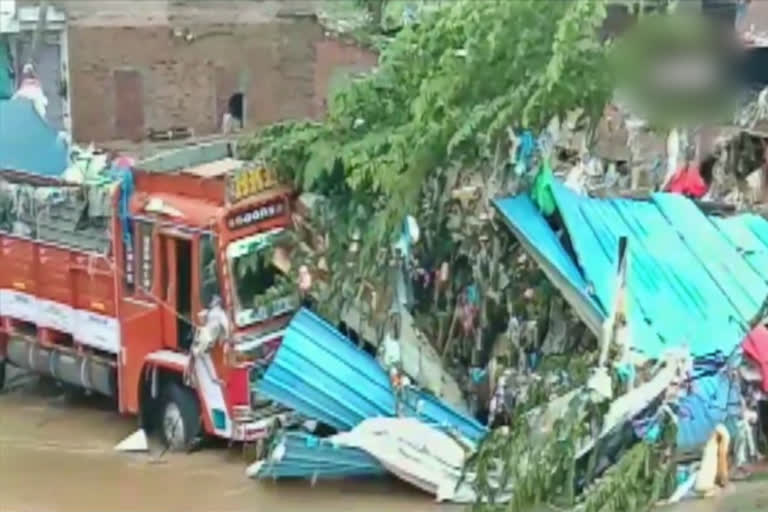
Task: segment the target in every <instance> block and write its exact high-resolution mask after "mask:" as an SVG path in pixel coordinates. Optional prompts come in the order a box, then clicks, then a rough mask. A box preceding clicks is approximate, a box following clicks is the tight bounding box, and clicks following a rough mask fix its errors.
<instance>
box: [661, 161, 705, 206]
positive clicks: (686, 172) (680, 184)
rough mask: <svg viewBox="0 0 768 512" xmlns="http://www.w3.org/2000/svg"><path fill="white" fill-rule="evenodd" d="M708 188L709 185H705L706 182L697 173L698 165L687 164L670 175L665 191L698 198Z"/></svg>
mask: <svg viewBox="0 0 768 512" xmlns="http://www.w3.org/2000/svg"><path fill="white" fill-rule="evenodd" d="M708 189H709V187H707V184H706V183H704V180H703V179H702V178H701V174H699V167H698V166H697V165H689V166H687V167H682V168H681V169H680V170H679V171H677V172H676V173H675V174H674V176H672V179H670V180H669V183H668V184H667V188H666V191H667V192H674V193H675V194H682V195H684V196H688V197H695V198H697V199H698V198H700V197H703V196H704V194H706V193H707V190H708Z"/></svg>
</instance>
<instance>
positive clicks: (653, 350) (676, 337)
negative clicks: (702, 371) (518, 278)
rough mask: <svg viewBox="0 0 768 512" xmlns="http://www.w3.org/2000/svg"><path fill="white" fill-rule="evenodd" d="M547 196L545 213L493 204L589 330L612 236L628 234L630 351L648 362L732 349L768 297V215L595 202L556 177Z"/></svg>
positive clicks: (609, 270)
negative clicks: (671, 352) (549, 204)
mask: <svg viewBox="0 0 768 512" xmlns="http://www.w3.org/2000/svg"><path fill="white" fill-rule="evenodd" d="M549 193H551V196H552V199H553V201H554V204H555V211H554V213H553V214H552V215H551V216H550V217H549V218H546V217H545V216H544V215H543V214H542V213H541V212H540V211H539V209H538V208H537V207H536V205H535V204H534V202H533V201H532V200H531V199H530V198H529V197H528V196H527V195H520V196H517V197H513V198H506V199H500V200H498V201H496V203H495V206H496V208H497V209H498V211H499V212H500V213H501V215H502V217H503V218H504V220H505V221H506V223H507V225H508V226H509V227H510V228H511V230H512V231H513V233H514V234H515V236H516V237H517V238H518V239H519V240H520V242H521V243H522V245H523V246H524V247H525V248H526V250H527V251H528V252H529V254H530V255H531V256H532V257H533V258H534V260H535V261H536V262H537V263H538V264H539V266H540V267H541V268H542V269H543V271H544V272H545V274H546V275H547V276H548V278H549V279H550V280H551V281H552V282H553V284H554V285H555V286H556V287H557V288H558V289H559V290H560V291H561V292H562V293H563V296H564V297H565V299H566V300H567V301H568V302H569V303H570V304H571V306H572V307H573V308H574V310H575V311H576V313H577V314H578V315H579V316H580V317H581V319H582V320H583V321H584V322H585V324H586V325H587V326H588V327H589V328H590V329H591V330H592V331H593V332H594V333H595V334H596V335H598V336H599V335H600V330H601V325H602V323H603V321H604V320H605V318H606V316H607V312H608V309H609V308H610V305H611V304H612V301H613V295H614V293H615V287H614V276H615V275H616V268H617V253H618V251H617V248H618V243H619V238H620V237H627V239H628V241H629V267H628V277H627V279H628V285H627V289H628V294H629V299H628V300H629V305H628V318H627V321H628V324H629V329H630V333H631V338H632V345H633V347H632V348H633V350H634V351H635V352H637V353H639V355H641V356H642V357H644V358H647V359H657V358H659V356H660V355H661V354H662V353H663V352H664V350H666V349H668V348H671V347H676V346H687V347H688V348H689V349H690V351H691V355H692V356H693V357H700V356H704V355H707V354H711V353H714V352H721V353H723V354H726V355H728V354H732V353H734V352H735V351H736V350H737V348H738V346H739V344H740V343H741V342H742V340H743V339H744V337H745V336H746V335H747V333H748V332H749V331H750V325H749V324H750V321H751V320H752V318H753V317H754V316H755V315H756V314H757V313H758V312H759V311H760V308H761V306H762V304H763V302H764V300H765V298H766V296H768V281H767V280H766V276H765V274H764V273H763V271H762V270H763V269H765V268H766V264H767V263H768V221H766V220H765V219H763V218H762V217H759V216H757V215H753V214H742V215H737V216H733V217H729V218H719V217H714V216H707V215H705V214H704V213H702V211H701V210H700V209H699V208H698V207H697V206H696V205H695V204H694V203H693V202H692V201H691V200H689V199H687V198H685V197H682V196H679V195H675V194H665V193H657V194H653V195H652V196H651V197H650V199H648V200H632V199H595V198H590V197H586V196H582V195H579V194H577V193H575V192H573V191H571V190H570V189H569V188H567V187H566V186H565V185H563V184H562V183H560V182H557V181H553V182H552V183H551V184H550V186H549ZM553 226H555V227H553Z"/></svg>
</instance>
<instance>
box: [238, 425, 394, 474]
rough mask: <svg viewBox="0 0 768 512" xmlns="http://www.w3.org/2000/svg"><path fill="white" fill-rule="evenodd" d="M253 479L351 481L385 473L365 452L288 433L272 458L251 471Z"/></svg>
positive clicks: (258, 464)
mask: <svg viewBox="0 0 768 512" xmlns="http://www.w3.org/2000/svg"><path fill="white" fill-rule="evenodd" d="M249 473H251V476H252V477H254V478H309V479H314V478H327V479H332V478H348V477H365V476H379V475H384V474H386V470H385V469H384V468H383V467H382V466H381V464H379V462H378V461H377V460H376V459H375V458H373V457H372V456H370V455H368V454H367V453H366V452H364V451H363V450H359V449H357V448H350V447H344V446H338V445H335V444H334V443H333V442H331V441H329V440H327V439H320V438H318V437H315V436H312V435H310V434H306V433H303V432H287V433H285V434H283V435H281V437H280V438H279V439H278V441H277V443H276V447H275V448H274V449H273V450H272V452H271V454H270V457H268V458H267V459H265V460H264V461H262V462H260V463H257V466H256V467H255V468H254V469H253V470H251V471H249Z"/></svg>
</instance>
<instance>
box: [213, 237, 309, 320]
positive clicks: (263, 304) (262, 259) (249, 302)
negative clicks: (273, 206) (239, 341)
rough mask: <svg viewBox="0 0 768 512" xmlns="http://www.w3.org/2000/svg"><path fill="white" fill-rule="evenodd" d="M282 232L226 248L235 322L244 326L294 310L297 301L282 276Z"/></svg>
mask: <svg viewBox="0 0 768 512" xmlns="http://www.w3.org/2000/svg"><path fill="white" fill-rule="evenodd" d="M284 235H285V233H284V230H283V229H277V230H273V231H269V232H267V233H260V234H258V235H254V236H251V237H248V238H244V239H242V240H236V241H234V242H232V243H230V244H229V246H228V248H227V260H228V264H229V267H230V274H231V275H232V282H233V288H234V296H235V306H236V310H235V323H236V324H237V325H238V327H244V326H247V325H251V324H254V323H257V322H262V321H264V320H267V319H269V318H271V317H274V316H277V315H281V314H283V313H286V312H288V311H291V310H293V309H295V308H296V306H297V304H298V298H297V296H296V293H295V289H294V286H293V284H292V283H291V282H290V280H289V278H288V277H287V276H286V275H285V272H287V271H288V268H289V265H288V263H287V257H286V255H287V250H288V249H287V248H286V239H287V237H285V236H284Z"/></svg>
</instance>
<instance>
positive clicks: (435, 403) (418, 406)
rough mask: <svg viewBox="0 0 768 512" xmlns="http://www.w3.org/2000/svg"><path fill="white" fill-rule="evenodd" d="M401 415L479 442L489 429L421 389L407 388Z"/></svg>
mask: <svg viewBox="0 0 768 512" xmlns="http://www.w3.org/2000/svg"><path fill="white" fill-rule="evenodd" d="M400 400H401V405H402V407H401V413H402V414H403V415H405V416H411V417H414V418H416V419H419V420H420V421H422V422H423V423H426V424H428V425H430V426H433V427H435V428H439V429H441V430H446V431H458V432H459V433H460V434H461V435H463V436H464V437H466V438H467V439H469V440H471V441H474V442H479V441H481V440H482V439H483V437H485V435H486V434H487V433H488V429H487V428H486V427H485V426H483V425H481V424H480V423H479V422H478V421H477V420H475V419H474V418H472V417H470V416H467V415H466V414H463V413H461V412H459V411H457V410H456V409H454V408H453V407H451V406H449V405H448V404H446V403H444V402H442V401H441V400H439V399H438V398H437V397H435V396H434V395H430V394H429V393H426V392H424V391H422V390H420V389H417V388H414V387H407V388H405V389H403V391H402V393H401V394H400Z"/></svg>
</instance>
